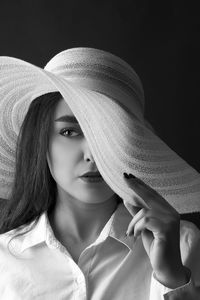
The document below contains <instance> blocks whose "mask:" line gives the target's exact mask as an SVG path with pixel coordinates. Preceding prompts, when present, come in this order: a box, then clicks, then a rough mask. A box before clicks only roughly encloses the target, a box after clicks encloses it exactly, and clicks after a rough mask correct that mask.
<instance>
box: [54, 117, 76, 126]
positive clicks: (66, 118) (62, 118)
mask: <svg viewBox="0 0 200 300" xmlns="http://www.w3.org/2000/svg"><path fill="white" fill-rule="evenodd" d="M55 122H69V123H76V124H78V121H77V119H76V118H75V117H74V116H68V115H65V116H61V117H59V118H58V119H56V120H55Z"/></svg>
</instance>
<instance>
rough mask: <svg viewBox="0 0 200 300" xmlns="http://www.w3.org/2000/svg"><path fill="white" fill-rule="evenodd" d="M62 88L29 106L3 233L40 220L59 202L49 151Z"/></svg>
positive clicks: (0, 216)
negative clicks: (48, 160)
mask: <svg viewBox="0 0 200 300" xmlns="http://www.w3.org/2000/svg"><path fill="white" fill-rule="evenodd" d="M60 99H61V94H60V93H59V92H53V93H48V94H44V95H42V96H39V97H37V98H36V99H35V100H33V101H32V103H31V104H30V106H29V109H28V112H27V114H26V116H25V118H24V121H23V124H22V126H21V129H20V133H19V136H18V140H17V146H16V165H15V177H14V183H13V188H12V192H11V196H10V199H8V200H5V201H4V205H3V206H2V207H1V213H0V233H5V232H7V231H10V230H12V229H16V228H17V227H20V226H22V225H29V224H30V223H31V222H32V221H34V220H35V221H36V222H37V221H38V219H39V217H40V216H41V214H42V213H43V212H44V211H50V210H51V209H53V207H54V205H55V198H56V183H55V181H54V179H53V177H52V176H51V174H50V171H49V167H48V164H47V159H46V154H47V151H48V144H49V133H50V128H51V123H52V117H53V113H54V110H55V106H56V104H57V103H58V102H59V100H60Z"/></svg>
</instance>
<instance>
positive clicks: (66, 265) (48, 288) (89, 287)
mask: <svg viewBox="0 0 200 300" xmlns="http://www.w3.org/2000/svg"><path fill="white" fill-rule="evenodd" d="M131 219H132V217H131V215H130V214H129V212H128V211H127V209H126V208H125V206H124V205H123V204H120V205H119V206H118V208H117V210H116V211H115V212H114V213H113V215H112V216H111V218H110V219H109V221H108V222H107V223H106V225H105V226H104V228H103V230H102V231H101V233H100V235H99V237H98V238H97V240H96V241H95V242H94V243H92V244H91V245H89V246H88V247H87V248H85V249H84V251H83V252H82V253H81V255H80V257H79V260H78V263H77V264H76V263H75V262H74V260H73V259H72V257H71V255H70V254H69V253H68V251H67V250H66V248H65V247H64V246H62V245H61V244H60V242H59V241H58V240H56V238H55V236H54V234H53V231H52V228H51V226H50V224H49V220H48V216H47V213H44V214H43V215H42V216H41V217H40V219H39V222H38V223H37V225H36V227H35V228H34V229H32V230H31V231H30V232H29V233H27V234H25V235H21V236H18V237H16V238H13V239H12V240H11V238H12V237H14V234H16V230H12V231H10V232H7V233H4V234H1V235H0V299H1V300H32V299H35V300H51V299H52V300H55V299H56V300H75V299H77V300H86V299H88V300H123V299H126V300H161V299H165V300H175V299H178V300H179V299H180V300H183V299H184V300H198V299H200V297H199V298H198V296H197V294H195V293H196V291H197V289H196V288H195V286H196V287H197V286H198V287H199V286H200V231H199V230H198V229H197V227H196V226H195V225H194V224H192V223H190V222H187V221H181V240H180V245H181V255H182V260H183V263H184V265H186V266H188V267H189V268H190V269H191V271H192V279H191V280H190V282H189V283H188V284H186V285H184V286H182V287H179V288H177V289H175V290H171V289H168V288H167V287H165V286H163V285H162V284H161V283H159V282H158V281H157V280H156V279H155V278H154V276H153V274H152V267H151V265H150V261H149V258H148V256H147V254H146V252H145V249H144V247H143V244H142V240H141V238H140V237H139V238H138V239H137V240H136V241H134V238H133V237H126V235H125V233H126V230H127V228H128V224H129V223H130V221H131ZM26 228H27V227H26ZM9 241H10V243H9ZM8 247H9V249H8ZM186 295H189V296H188V297H189V298H187V296H186Z"/></svg>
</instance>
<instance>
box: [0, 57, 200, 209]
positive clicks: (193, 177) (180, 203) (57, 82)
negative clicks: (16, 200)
mask: <svg viewBox="0 0 200 300" xmlns="http://www.w3.org/2000/svg"><path fill="white" fill-rule="evenodd" d="M0 91H1V99H0V197H1V198H4V199H8V198H9V195H10V193H11V188H12V183H13V179H14V169H15V150H16V141H17V137H18V133H19V129H20V126H21V124H22V122H23V119H24V117H25V115H26V113H27V110H28V107H29V105H30V103H31V102H32V101H33V99H35V98H36V97H38V96H39V95H42V94H45V93H48V92H54V91H59V92H60V93H61V94H62V96H63V98H64V100H65V101H66V103H67V104H68V105H69V107H70V109H71V110H72V111H73V113H74V115H75V117H76V118H77V120H78V122H79V124H80V126H81V128H82V131H83V133H84V135H85V137H86V139H87V141H88V145H89V147H90V149H91V152H92V154H93V157H94V160H95V163H96V165H97V168H98V170H99V172H100V173H101V175H102V177H103V178H104V180H105V182H106V183H107V184H108V185H109V186H110V187H111V189H112V190H113V191H114V192H115V193H116V194H118V195H119V196H120V197H121V198H122V199H123V200H124V202H125V203H133V204H135V205H138V203H135V202H134V199H133V194H134V192H133V191H132V190H131V189H130V188H129V187H128V186H127V184H126V183H125V181H124V178H123V173H124V172H126V173H132V174H134V175H135V176H136V177H138V178H140V179H142V180H143V181H144V182H145V183H147V184H148V185H150V186H151V187H152V188H153V189H155V190H156V191H157V192H158V193H159V194H161V195H162V196H163V197H164V198H165V199H166V200H167V201H168V202H169V203H170V204H171V205H172V206H173V207H174V208H175V209H176V210H177V211H178V212H179V213H189V212H196V211H200V201H199V199H200V177H199V174H198V172H197V171H196V170H195V169H193V168H192V167H191V166H189V165H188V164H187V163H186V162H185V161H184V160H183V159H181V158H180V157H179V156H178V155H177V154H176V153H175V152H174V151H173V150H171V149H170V148H169V147H168V146H167V145H166V144H165V143H164V142H163V141H162V140H161V139H160V138H159V137H158V136H156V135H155V134H154V133H153V132H152V131H151V130H150V129H149V128H147V127H146V125H145V124H144V123H143V122H141V121H140V120H138V119H137V118H135V117H134V115H133V114H131V113H130V114H129V113H127V111H125V110H124V109H123V107H122V106H121V105H120V103H118V102H117V101H115V100H114V99H111V98H109V97H107V96H106V95H103V94H101V93H98V92H95V91H91V90H89V89H87V88H83V87H80V86H78V85H76V84H73V83H71V82H69V81H68V80H66V78H64V77H62V76H59V75H56V74H54V73H52V72H49V71H47V70H44V69H42V68H39V67H37V66H34V65H32V64H30V63H27V62H25V61H23V60H20V59H16V58H11V57H0ZM140 200H141V203H142V201H143V200H142V199H140Z"/></svg>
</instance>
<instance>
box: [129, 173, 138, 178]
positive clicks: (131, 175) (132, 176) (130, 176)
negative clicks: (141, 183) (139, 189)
mask: <svg viewBox="0 0 200 300" xmlns="http://www.w3.org/2000/svg"><path fill="white" fill-rule="evenodd" d="M128 176H129V178H137V177H135V176H134V175H133V174H131V173H130V174H128Z"/></svg>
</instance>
